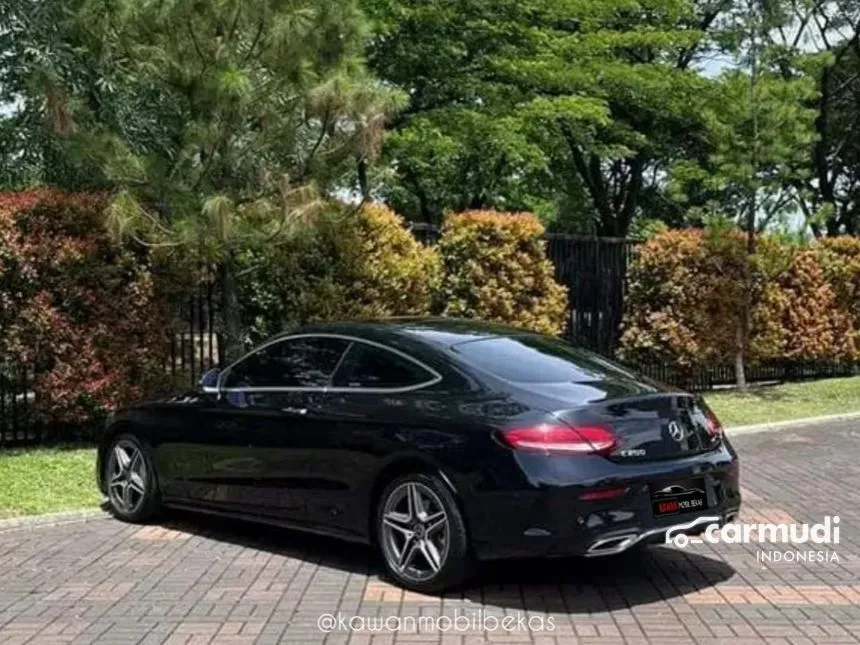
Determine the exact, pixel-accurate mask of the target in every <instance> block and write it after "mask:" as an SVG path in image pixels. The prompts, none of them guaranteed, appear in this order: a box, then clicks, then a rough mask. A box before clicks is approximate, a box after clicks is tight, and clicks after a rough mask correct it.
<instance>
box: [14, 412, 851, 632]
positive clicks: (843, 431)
mask: <svg viewBox="0 0 860 645" xmlns="http://www.w3.org/2000/svg"><path fill="white" fill-rule="evenodd" d="M735 445H736V446H737V448H738V450H739V452H740V453H741V458H742V479H743V483H744V488H745V494H746V505H745V509H744V510H745V512H744V519H745V520H747V521H771V522H793V521H798V522H803V521H806V522H821V521H822V520H823V517H824V515H825V514H838V515H839V516H840V519H841V521H840V525H839V526H840V538H841V539H840V543H839V544H838V545H835V546H834V547H826V546H825V547H815V548H816V549H821V548H832V549H833V550H835V552H836V553H837V556H838V558H839V561H838V562H833V561H829V562H800V563H798V562H790V563H786V562H760V561H759V559H758V558H757V556H756V553H757V551H759V547H758V545H755V546H752V545H750V546H741V545H734V544H720V545H716V546H711V545H705V544H700V545H693V546H691V547H689V548H688V549H685V550H678V549H674V548H667V547H653V548H650V549H648V550H647V551H646V552H645V553H644V554H641V555H625V556H622V557H619V558H615V559H607V560H596V561H587V562H579V561H563V562H559V561H543V562H516V563H498V564H494V565H492V566H489V567H486V568H485V570H484V571H483V573H482V574H481V576H480V578H479V580H478V582H477V585H478V586H476V587H474V588H472V589H468V590H466V591H464V592H461V593H457V594H455V595H451V596H449V597H444V598H433V597H426V596H419V595H415V594H410V593H403V592H401V591H400V590H398V589H396V588H394V587H392V586H390V585H388V584H386V583H385V582H384V581H382V580H381V579H380V578H379V575H378V572H379V565H378V562H377V560H376V558H375V556H374V555H373V553H372V552H371V551H369V550H367V549H363V548H359V547H353V546H345V545H343V544H340V543H338V542H335V541H331V540H325V539H320V538H311V537H306V536H301V535H297V534H295V533H292V532H289V531H283V530H278V529H270V528H260V527H258V526H253V525H246V524H240V523H236V522H224V521H220V520H219V521H215V520H212V519H208V518H201V517H196V516H189V515H182V516H176V517H173V518H170V519H168V520H166V521H165V523H163V524H161V525H157V526H147V527H139V526H129V525H125V524H121V523H119V522H117V521H115V520H111V519H97V520H93V521H89V522H86V523H83V522H79V523H73V524H66V525H61V526H41V527H36V528H32V527H31V528H28V529H20V528H19V529H15V530H6V531H4V532H2V533H0V644H2V645H14V644H17V643H24V642H28V643H58V642H64V643H65V642H71V643H100V644H105V645H106V644H108V643H122V644H131V643H147V644H155V643H195V644H198V643H199V644H202V643H260V644H262V643H278V642H281V643H299V642H309V643H311V642H316V643H323V642H325V643H344V642H350V643H367V642H371V641H372V642H373V643H392V642H394V641H397V642H400V641H426V642H436V643H472V642H484V641H485V640H488V641H491V642H492V641H502V642H532V641H534V642H535V643H547V644H549V643H554V642H558V643H576V642H579V643H590V642H593V643H597V642H599V643H622V642H625V643H626V642H646V641H650V642H653V643H657V644H662V643H667V642H691V641H693V642H702V643H704V642H712V641H714V640H717V641H730V642H732V643H735V644H740V643H745V642H750V643H751V642H768V643H794V644H799V643H809V644H822V643H847V642H857V639H858V638H860V564H858V557H857V556H858V555H860V510H858V508H860V492H858V487H860V465H858V464H860V422H841V423H833V424H830V425H829V426H828V427H826V428H825V427H818V428H811V427H810V428H803V429H784V430H780V431H773V432H767V433H761V434H755V435H746V436H741V437H737V438H736V439H735ZM774 548H779V549H780V550H782V548H783V547H774ZM327 615H331V616H333V619H332V618H329V617H328V616H327ZM321 616H323V621H326V620H328V621H331V620H334V621H335V623H334V625H333V631H330V632H328V633H327V632H324V631H321V630H320V628H319V626H318V621H320V617H321ZM439 616H447V617H448V619H444V618H442V619H436V618H437V617H439ZM505 616H507V617H508V619H507V622H505V623H504V626H506V627H507V628H508V629H507V630H505V629H503V628H502V623H501V622H500V619H501V618H504V617H505ZM351 617H356V618H351ZM339 619H340V622H339V623H338V620H339ZM347 621H349V622H348V623H347ZM324 626H325V627H328V625H324ZM397 627H400V628H401V630H400V631H399V632H394V631H392V629H394V628H397ZM484 627H487V628H488V629H484ZM350 628H351V630H350Z"/></svg>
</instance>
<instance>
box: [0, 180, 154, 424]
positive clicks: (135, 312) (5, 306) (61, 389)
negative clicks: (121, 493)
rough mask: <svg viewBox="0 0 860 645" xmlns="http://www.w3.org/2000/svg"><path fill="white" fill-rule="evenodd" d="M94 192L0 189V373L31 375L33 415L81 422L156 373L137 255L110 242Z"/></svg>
mask: <svg viewBox="0 0 860 645" xmlns="http://www.w3.org/2000/svg"><path fill="white" fill-rule="evenodd" d="M103 205H104V201H103V198H102V197H101V196H98V195H68V194H64V193H60V192H55V191H50V190H35V191H28V192H23V193H6V194H2V195H0V326H2V332H3V333H2V334H0V370H2V373H0V378H12V372H10V369H11V366H13V365H26V366H28V367H29V368H30V370H31V371H32V372H33V373H34V376H33V381H32V382H31V383H30V386H29V387H30V389H31V390H32V391H34V392H35V395H36V401H37V404H38V413H39V414H40V415H42V416H43V417H45V418H50V419H51V420H52V421H59V422H70V423H74V422H81V421H84V420H87V419H90V418H91V417H92V415H93V414H94V413H98V412H100V411H104V410H108V409H111V408H114V407H116V406H117V405H120V404H123V403H126V402H128V401H131V400H133V399H135V398H137V397H139V396H140V395H141V394H142V393H143V391H144V390H145V389H146V388H147V387H149V386H150V385H151V384H152V383H154V382H155V381H156V380H157V379H158V378H159V376H160V374H161V373H162V371H163V366H164V362H163V360H164V356H163V351H162V349H163V348H165V343H164V342H163V340H164V329H165V328H166V324H165V319H164V318H163V316H162V315H161V313H163V312H162V311H161V308H160V307H159V306H157V304H156V302H155V289H154V286H153V280H152V277H151V274H150V272H149V270H148V267H147V262H146V258H145V257H144V256H143V255H142V254H136V253H134V252H132V251H131V250H129V249H127V248H121V247H119V246H117V245H115V244H113V243H112V242H111V241H110V240H109V239H108V236H107V235H106V233H105V232H104V227H103V226H102V219H101V213H102V209H103Z"/></svg>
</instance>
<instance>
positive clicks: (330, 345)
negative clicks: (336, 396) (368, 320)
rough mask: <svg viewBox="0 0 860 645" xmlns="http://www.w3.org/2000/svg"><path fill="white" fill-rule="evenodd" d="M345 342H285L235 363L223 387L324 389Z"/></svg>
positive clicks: (344, 348) (308, 339) (316, 340)
mask: <svg viewBox="0 0 860 645" xmlns="http://www.w3.org/2000/svg"><path fill="white" fill-rule="evenodd" d="M347 347H349V341H346V340H342V339H339V338H325V337H313V336H309V337H306V338H293V339H287V340H284V341H283V342H280V343H274V344H272V345H269V346H267V347H264V348H262V349H260V350H258V351H256V352H254V353H253V354H251V355H250V356H248V357H247V358H246V359H244V360H243V361H242V362H240V363H237V364H236V365H235V366H234V367H233V368H232V369H230V371H229V372H227V375H226V376H225V378H224V381H223V387H225V388H231V387H325V386H326V385H328V381H329V378H330V377H331V375H332V373H333V372H334V370H335V368H336V367H337V364H338V361H340V357H341V356H342V355H343V353H344V352H345V351H346V348H347Z"/></svg>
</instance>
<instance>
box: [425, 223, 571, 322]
mask: <svg viewBox="0 0 860 645" xmlns="http://www.w3.org/2000/svg"><path fill="white" fill-rule="evenodd" d="M543 233H544V228H543V226H542V225H541V224H540V222H539V221H538V220H537V218H536V217H535V216H534V215H531V214H528V213H516V214H508V213H497V212H492V211H467V212H465V213H460V214H458V215H450V216H449V217H448V218H447V219H446V220H445V224H444V226H443V227H442V237H441V239H440V241H439V255H440V257H441V262H442V281H441V284H440V287H439V290H438V292H437V295H436V300H437V305H436V309H437V311H439V312H441V313H443V314H445V315H448V316H458V317H463V318H480V319H482V320H488V321H492V322H500V323H506V324H510V325H514V326H517V327H523V328H527V329H533V330H535V331H539V332H544V333H548V334H561V333H562V332H563V331H564V323H565V315H566V312H567V293H566V290H565V288H564V287H562V286H561V285H560V284H558V283H557V282H556V281H555V278H554V270H553V266H552V263H551V262H550V261H549V260H548V259H547V257H546V248H545V246H546V243H545V242H544V241H543V240H542V239H541V238H542V236H543Z"/></svg>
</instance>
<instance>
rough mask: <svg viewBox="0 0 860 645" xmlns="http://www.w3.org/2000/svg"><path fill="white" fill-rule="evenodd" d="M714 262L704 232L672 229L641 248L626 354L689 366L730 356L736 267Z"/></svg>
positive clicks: (633, 269) (632, 276) (634, 268)
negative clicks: (731, 305)
mask: <svg viewBox="0 0 860 645" xmlns="http://www.w3.org/2000/svg"><path fill="white" fill-rule="evenodd" d="M723 259H724V260H725V261H724V262H722V263H720V262H714V260H713V258H712V257H711V254H710V253H709V249H708V247H707V246H706V244H705V238H704V233H703V232H702V231H700V230H682V231H667V232H665V233H661V234H659V235H657V236H655V237H653V238H651V239H650V240H649V241H648V242H646V243H645V244H643V245H642V246H640V247H639V249H638V250H637V253H636V257H635V260H634V261H633V262H632V264H631V266H630V268H629V274H628V284H629V289H628V294H627V299H626V302H625V307H626V314H625V319H624V327H623V333H622V336H621V349H620V352H619V354H620V357H621V358H622V359H623V360H625V361H629V362H631V363H661V362H670V363H672V364H676V365H679V366H689V365H692V364H695V363H698V362H705V361H709V360H716V359H718V358H720V357H721V356H724V355H726V354H730V352H731V351H732V347H733V346H734V338H735V336H734V333H735V327H734V321H733V318H732V317H731V316H729V319H728V320H724V319H723V318H724V317H726V316H728V315H729V310H728V301H729V300H730V298H731V288H732V286H733V284H734V282H735V278H736V274H737V271H736V267H735V266H733V264H732V262H730V260H731V257H730V255H729V254H725V257H724V258H723Z"/></svg>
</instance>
